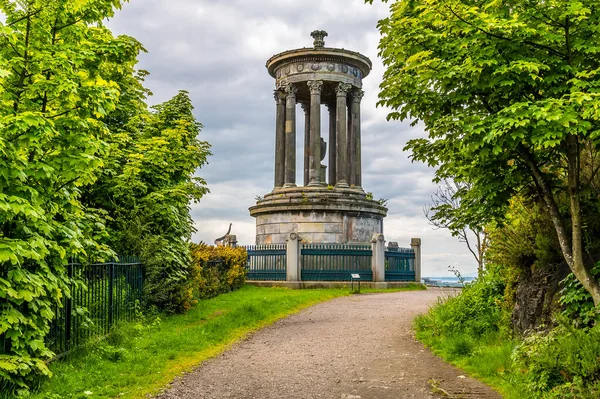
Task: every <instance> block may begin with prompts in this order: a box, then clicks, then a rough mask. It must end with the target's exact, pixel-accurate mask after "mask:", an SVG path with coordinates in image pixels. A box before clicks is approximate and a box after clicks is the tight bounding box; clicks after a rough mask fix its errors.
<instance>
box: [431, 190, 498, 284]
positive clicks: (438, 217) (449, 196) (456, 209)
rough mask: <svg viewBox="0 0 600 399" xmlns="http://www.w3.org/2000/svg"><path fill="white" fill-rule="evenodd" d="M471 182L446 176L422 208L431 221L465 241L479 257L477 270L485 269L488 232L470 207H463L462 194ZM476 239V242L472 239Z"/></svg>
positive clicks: (479, 271) (474, 256) (481, 271)
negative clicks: (462, 181) (472, 214)
mask: <svg viewBox="0 0 600 399" xmlns="http://www.w3.org/2000/svg"><path fill="white" fill-rule="evenodd" d="M469 189H470V184H468V183H461V182H457V181H450V180H444V181H443V183H442V184H440V185H439V186H438V189H437V191H436V192H435V193H434V194H433V195H432V196H431V204H430V205H428V206H426V207H424V208H423V213H425V217H426V218H427V220H429V223H430V224H431V225H433V226H435V227H437V228H438V229H448V230H449V231H450V233H451V234H452V236H454V237H457V238H458V240H459V241H461V242H464V243H465V244H466V245H467V248H468V249H469V252H471V255H473V258H475V260H476V261H477V272H478V274H479V275H481V274H482V273H483V268H484V264H485V259H484V254H485V250H486V248H487V245H488V234H487V232H486V230H485V229H484V228H483V225H482V224H481V222H480V221H477V220H471V219H469V209H463V207H462V206H461V205H462V202H461V198H462V197H463V196H464V195H465V194H466V193H467V192H468V191H469ZM473 238H474V239H475V242H473V241H472V239H473Z"/></svg>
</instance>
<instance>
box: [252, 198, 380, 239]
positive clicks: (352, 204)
mask: <svg viewBox="0 0 600 399" xmlns="http://www.w3.org/2000/svg"><path fill="white" fill-rule="evenodd" d="M386 214H387V208H385V207H384V206H382V205H381V204H380V203H379V202H378V201H374V200H372V199H368V198H367V195H366V194H365V193H364V191H362V190H361V189H353V188H348V189H340V188H332V187H323V186H321V187H290V188H276V189H274V190H273V192H271V193H269V194H267V195H265V197H264V198H263V199H261V200H260V201H258V202H257V203H256V205H255V206H253V207H251V208H250V215H251V216H253V217H255V218H256V244H258V245H262V244H284V243H285V242H286V239H287V238H288V236H289V234H290V233H292V232H293V233H298V235H299V236H300V239H301V240H302V242H303V243H319V244H346V243H350V244H369V245H370V242H371V239H372V238H373V234H375V233H379V234H383V218H384V217H385V215H386Z"/></svg>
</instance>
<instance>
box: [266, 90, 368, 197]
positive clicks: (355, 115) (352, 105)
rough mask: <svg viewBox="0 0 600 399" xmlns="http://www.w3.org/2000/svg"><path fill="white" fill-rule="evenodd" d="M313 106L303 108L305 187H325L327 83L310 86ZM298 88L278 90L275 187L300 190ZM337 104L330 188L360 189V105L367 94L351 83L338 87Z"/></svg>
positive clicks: (331, 112)
mask: <svg viewBox="0 0 600 399" xmlns="http://www.w3.org/2000/svg"><path fill="white" fill-rule="evenodd" d="M306 84H307V86H308V88H309V91H310V104H302V108H303V110H304V112H305V130H304V185H308V186H321V185H324V184H325V182H324V181H322V178H321V158H322V157H321V93H322V91H323V81H320V80H310V81H308V82H306ZM297 92H298V87H297V86H295V85H294V84H287V85H286V86H284V87H283V88H281V89H280V90H275V101H276V104H277V112H276V130H275V132H276V133H275V134H276V138H275V187H295V186H296V93H297ZM335 92H336V102H335V104H326V106H327V108H328V110H329V174H328V182H329V184H330V185H334V186H336V187H340V188H345V187H349V186H353V187H357V188H360V187H361V184H362V178H361V128H360V102H361V99H362V96H363V91H362V90H360V89H353V88H352V85H350V84H347V83H338V85H337V86H336V90H335Z"/></svg>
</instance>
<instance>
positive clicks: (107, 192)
mask: <svg viewBox="0 0 600 399" xmlns="http://www.w3.org/2000/svg"><path fill="white" fill-rule="evenodd" d="M140 86H141V85H139V82H138V81H131V82H128V84H127V85H126V87H131V88H132V89H135V90H132V92H134V93H137V94H136V95H134V96H132V97H131V98H130V99H129V100H131V101H129V100H125V101H124V102H123V104H124V105H123V107H122V108H121V104H120V105H119V108H117V110H119V109H123V108H124V109H125V110H124V111H123V112H121V113H117V115H116V116H114V117H113V119H112V120H111V121H110V122H109V127H110V128H111V129H114V131H115V135H114V136H113V140H114V142H113V143H112V145H111V151H110V154H109V155H108V156H107V159H106V164H107V165H108V166H107V167H106V168H104V169H103V170H102V174H101V175H100V177H99V179H98V181H97V182H96V184H94V185H93V186H90V187H89V188H88V189H87V190H86V192H85V194H84V202H85V203H86V204H88V206H89V207H90V208H95V209H97V210H100V211H101V213H105V214H106V215H107V216H108V218H109V221H108V222H107V228H108V231H109V240H108V242H107V244H108V245H110V247H111V248H113V249H114V250H115V251H117V252H119V253H127V254H135V255H139V256H141V257H142V260H143V262H144V266H145V268H146V273H145V276H146V278H145V283H144V287H145V291H146V295H145V298H146V301H147V304H148V305H151V306H157V307H158V308H160V309H162V310H167V311H170V312H181V311H184V310H186V309H188V308H189V306H190V305H191V301H192V298H191V290H190V289H189V287H188V284H189V281H188V276H189V274H190V272H191V270H192V267H193V266H192V262H191V258H190V253H189V240H190V238H191V235H192V233H193V231H194V223H193V220H192V218H191V216H190V207H189V206H190V203H191V202H192V201H194V202H196V201H199V200H200V198H201V197H202V196H203V195H204V194H206V193H207V192H208V189H207V188H206V182H205V181H204V180H203V179H201V178H199V177H194V172H195V171H196V169H197V168H199V167H201V166H202V165H204V164H205V163H206V158H207V156H208V155H209V154H210V152H209V145H208V143H206V142H203V141H200V140H198V138H197V136H198V134H199V132H200V129H201V127H202V125H201V124H200V123H199V122H198V121H197V120H196V118H195V117H194V115H193V112H192V111H193V107H192V103H191V101H190V98H189V96H188V93H187V92H185V91H181V92H179V94H177V95H176V96H175V97H173V98H172V99H171V100H169V101H167V102H165V103H163V104H160V105H157V106H155V107H153V108H152V110H148V109H147V108H142V109H140V107H139V106H132V105H131V104H138V103H140V102H141V100H140V99H141V98H142V97H143V94H144V92H143V90H141V88H140ZM136 112H137V114H136Z"/></svg>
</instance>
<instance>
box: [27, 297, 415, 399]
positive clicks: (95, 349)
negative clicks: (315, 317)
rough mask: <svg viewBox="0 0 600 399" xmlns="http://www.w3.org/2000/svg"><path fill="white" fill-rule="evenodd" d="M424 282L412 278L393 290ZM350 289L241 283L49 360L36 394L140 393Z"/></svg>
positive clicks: (61, 398) (70, 397)
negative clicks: (413, 281) (237, 287)
mask: <svg viewBox="0 0 600 399" xmlns="http://www.w3.org/2000/svg"><path fill="white" fill-rule="evenodd" d="M415 289H422V288H419V287H418V286H416V285H415V287H413V286H409V287H405V288H402V289H393V290H370V289H367V290H363V292H364V293H371V292H393V291H407V290H415ZM344 295H349V290H348V289H310V290H291V289H286V288H263V287H254V286H245V287H243V288H242V289H240V290H238V291H235V292H231V293H228V294H223V295H220V296H218V297H216V298H213V299H209V300H204V301H201V302H200V303H199V304H198V305H197V306H196V307H194V308H193V309H192V310H190V311H189V312H188V313H186V314H184V315H176V316H169V317H166V318H164V320H162V321H159V322H154V323H153V322H151V321H150V322H147V323H130V324H126V325H123V326H121V327H120V328H118V329H116V330H115V331H114V332H113V333H111V334H110V335H109V336H108V337H106V339H104V340H102V341H101V342H99V343H96V344H90V345H88V346H87V347H84V348H81V349H80V350H78V351H75V352H73V353H71V354H70V355H69V356H68V357H66V358H64V359H61V360H60V361H56V362H54V363H52V364H51V365H50V369H51V371H52V372H53V373H54V376H53V378H51V379H49V380H47V381H45V382H44V383H43V384H42V386H41V387H40V388H39V389H38V390H37V392H36V393H35V394H33V395H32V398H34V399H41V398H44V399H80V398H117V397H118V398H143V397H146V395H147V394H154V393H157V392H158V391H159V390H160V388H162V387H164V386H166V385H167V384H168V383H169V382H171V381H172V380H173V379H174V378H175V377H177V376H178V375H181V374H182V373H185V372H186V371H190V370H192V369H193V368H194V367H196V366H197V365H198V364H200V363H201V362H203V361H205V360H207V359H209V358H211V357H214V356H216V355H218V354H220V353H221V352H223V351H224V350H225V349H227V348H228V347H229V346H230V345H231V344H233V343H234V342H236V341H238V340H239V339H241V338H243V337H244V336H246V335H247V334H249V333H251V332H253V331H256V330H258V329H260V328H262V327H264V326H267V325H269V324H271V323H273V322H275V321H276V320H278V319H281V318H283V317H286V316H288V315H291V314H293V313H296V312H298V311H299V310H301V309H304V308H306V307H308V306H311V305H314V304H316V303H319V302H323V301H327V300H329V299H332V298H335V297H340V296H344Z"/></svg>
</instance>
